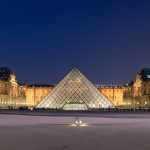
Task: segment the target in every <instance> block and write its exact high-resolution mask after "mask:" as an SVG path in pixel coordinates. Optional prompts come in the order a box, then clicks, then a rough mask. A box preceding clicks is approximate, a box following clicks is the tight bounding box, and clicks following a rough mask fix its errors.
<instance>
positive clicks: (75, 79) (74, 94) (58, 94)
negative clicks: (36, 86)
mask: <svg viewBox="0 0 150 150" xmlns="http://www.w3.org/2000/svg"><path fill="white" fill-rule="evenodd" d="M108 107H111V108H114V105H113V104H112V103H111V102H110V101H109V100H108V99H107V98H106V97H105V96H104V95H103V94H102V93H101V92H100V91H99V90H98V89H97V88H96V87H95V86H94V85H93V84H92V83H91V82H90V81H89V80H88V79H87V78H86V77H85V76H84V75H83V74H82V73H81V72H80V71H79V70H78V69H77V68H74V69H73V70H71V71H70V73H68V75H66V77H65V78H64V79H63V80H62V81H60V82H59V84H58V85H56V87H55V88H54V89H53V90H52V91H51V92H50V93H49V94H48V95H47V96H46V97H45V98H44V99H43V100H42V101H41V102H40V103H39V104H38V105H37V106H36V108H45V109H65V110H88V109H98V108H108Z"/></svg>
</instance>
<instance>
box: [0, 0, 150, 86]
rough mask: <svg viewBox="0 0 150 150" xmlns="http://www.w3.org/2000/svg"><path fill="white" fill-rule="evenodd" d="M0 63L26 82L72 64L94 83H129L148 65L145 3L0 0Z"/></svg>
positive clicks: (57, 74)
mask: <svg viewBox="0 0 150 150" xmlns="http://www.w3.org/2000/svg"><path fill="white" fill-rule="evenodd" d="M0 66H7V67H9V68H11V69H12V71H14V72H15V73H16V76H17V80H18V81H20V82H27V83H51V84H54V83H57V82H58V81H60V80H61V79H62V78H63V77H64V75H66V74H67V73H68V72H69V71H70V70H71V69H72V68H74V67H77V68H78V69H79V70H80V71H81V72H82V73H83V74H85V76H86V77H88V79H89V80H91V81H92V82H93V83H97V84H119V83H120V81H121V80H123V81H124V82H125V83H126V82H129V81H131V80H133V79H134V77H135V75H136V73H137V72H138V71H140V70H141V68H143V67H145V68H146V67H150V1H149V0H140V1H139V0H118V1H116V0H110V1H108V0H99V1H94V0H91V1H88V0H84V1H83V0H79V1H78V0H75V1H74V0H68V1H65V0H53V1H51V0H47V1H45V0H41V1H39V0H35V1H33V0H18V1H15V0H4V1H0Z"/></svg>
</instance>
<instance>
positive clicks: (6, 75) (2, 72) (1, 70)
mask: <svg viewBox="0 0 150 150" xmlns="http://www.w3.org/2000/svg"><path fill="white" fill-rule="evenodd" d="M11 74H13V72H12V71H11V70H10V69H9V68H7V67H0V80H2V81H9V79H10V75H11Z"/></svg>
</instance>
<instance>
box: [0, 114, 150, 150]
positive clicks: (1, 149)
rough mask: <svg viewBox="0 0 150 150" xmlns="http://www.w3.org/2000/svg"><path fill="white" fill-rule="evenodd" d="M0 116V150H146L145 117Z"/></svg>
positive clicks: (149, 125) (148, 121) (148, 122)
mask: <svg viewBox="0 0 150 150" xmlns="http://www.w3.org/2000/svg"><path fill="white" fill-rule="evenodd" d="M79 119H81V120H82V121H83V122H84V124H83V126H74V121H75V120H76V115H73V114H72V116H59V115H57V116H32V115H10V114H1V115H0V150H149V149H150V115H149V114H134V113H133V114H129V115H128V114H127V115H124V114H109V115H108V114H103V115H97V116H92V115H89V116H88V115H87V116H83V115H82V116H80V117H79Z"/></svg>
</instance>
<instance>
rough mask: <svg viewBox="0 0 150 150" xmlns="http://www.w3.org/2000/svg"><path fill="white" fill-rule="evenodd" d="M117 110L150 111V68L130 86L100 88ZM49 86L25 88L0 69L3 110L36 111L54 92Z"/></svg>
mask: <svg viewBox="0 0 150 150" xmlns="http://www.w3.org/2000/svg"><path fill="white" fill-rule="evenodd" d="M96 87H97V89H98V90H99V92H101V93H102V94H103V95H104V96H105V97H106V98H107V99H109V100H110V101H111V103H113V104H114V105H115V106H116V107H124V108H138V107H139V106H140V107H144V108H150V68H144V69H142V70H141V71H140V72H139V73H138V74H137V75H136V77H135V80H134V81H133V82H131V83H129V84H124V85H123V84H121V85H118V86H117V85H98V86H96ZM53 89H54V86H53V85H48V84H34V85H30V84H21V83H19V82H18V81H17V80H16V75H15V73H14V72H13V71H11V70H10V69H9V68H7V67H0V108H19V107H28V108H32V107H35V106H36V105H37V104H39V103H40V102H41V100H42V99H43V98H44V97H45V96H46V95H48V94H49V93H51V91H53Z"/></svg>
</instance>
